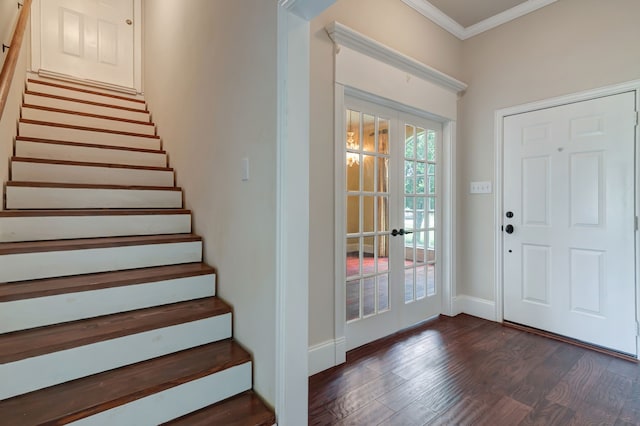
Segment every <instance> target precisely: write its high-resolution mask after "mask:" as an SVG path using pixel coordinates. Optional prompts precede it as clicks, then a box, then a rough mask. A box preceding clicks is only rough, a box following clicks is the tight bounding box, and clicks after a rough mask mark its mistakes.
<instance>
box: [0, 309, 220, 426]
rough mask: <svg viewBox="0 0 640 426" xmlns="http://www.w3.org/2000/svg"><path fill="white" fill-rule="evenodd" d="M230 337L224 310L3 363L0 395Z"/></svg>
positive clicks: (22, 391)
mask: <svg viewBox="0 0 640 426" xmlns="http://www.w3.org/2000/svg"><path fill="white" fill-rule="evenodd" d="M229 337H231V314H225V315H220V316H216V317H211V318H206V319H202V320H198V321H192V322H188V323H182V324H178V325H174V326H170V327H164V328H160V329H157V330H151V331H147V332H144V333H138V334H132V335H128V336H124V337H119V338H116V339H111V340H106V341H103V342H98V343H94V344H90V345H85V346H78V347H75V348H73V349H68V350H63V351H59V352H54V353H51V354H46V355H41V356H35V357H32V358H26V359H22V360H20V361H16V362H12V363H7V364H3V365H0V376H2V377H3V378H6V380H3V381H2V383H0V399H5V398H10V397H12V396H16V395H21V394H23V393H27V392H31V391H34V390H38V389H42V388H45V387H49V386H53V385H56V384H59V383H64V382H67V381H69V380H75V379H78V378H81V377H85V376H90V375H92V374H97V373H101V372H103V371H107V370H112V369H114V368H120V367H123V366H125V365H130V364H135V363H137V362H141V361H146V360H148V359H151V358H156V357H159V356H163V355H168V354H170V353H173V352H178V351H182V350H185V349H189V348H193V347H196V346H201V345H204V344H207V343H212V342H215V341H218V340H222V339H227V338H229ZM120 424H122V423H120Z"/></svg>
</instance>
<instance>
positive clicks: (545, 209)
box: [503, 92, 637, 355]
mask: <svg viewBox="0 0 640 426" xmlns="http://www.w3.org/2000/svg"><path fill="white" fill-rule="evenodd" d="M635 102H636V100H635V96H634V93H633V92H629V93H622V94H619V95H614V96H607V97H603V98H599V99H593V100H589V101H584V102H577V103H573V104H568V105H562V106H558V107H554V108H547V109H542V110H538V111H533V112H528V113H523V114H518V115H514V116H510V117H507V118H506V119H505V121H504V138H505V139H504V140H505V146H504V170H505V173H504V212H503V215H504V216H503V220H504V224H505V228H504V230H505V234H504V254H503V259H504V260H503V265H504V319H505V320H507V321H511V322H515V323H519V324H525V325H528V326H532V327H535V328H539V329H543V330H547V331H551V332H553V333H557V334H561V335H564V336H568V337H572V338H575V339H578V340H582V341H585V342H589V343H593V344H595V345H599V346H604V347H607V348H611V349H614V350H616V351H620V352H625V353H628V354H632V355H635V354H636V334H637V331H636V321H635V318H636V293H635V250H636V248H635V214H636V213H635V209H634V202H635V196H636V192H635V184H634V179H635V176H634V167H635V166H634V163H635V147H634V145H635V126H636V120H635Z"/></svg>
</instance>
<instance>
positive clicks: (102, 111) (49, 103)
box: [24, 93, 151, 121]
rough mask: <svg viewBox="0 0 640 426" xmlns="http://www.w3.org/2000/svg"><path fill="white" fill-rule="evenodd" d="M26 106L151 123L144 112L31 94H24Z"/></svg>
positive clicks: (147, 114) (148, 116)
mask: <svg viewBox="0 0 640 426" xmlns="http://www.w3.org/2000/svg"><path fill="white" fill-rule="evenodd" d="M24 103H25V104H26V105H38V106H43V107H48V108H58V109H65V110H68V111H77V112H86V113H89V114H98V115H106V116H108V117H116V118H126V119H128V120H137V121H151V117H150V114H149V113H148V112H145V111H130V110H125V109H120V108H111V107H107V106H99V105H91V104H85V103H82V102H74V101H67V100H63V99H56V98H49V97H47V96H39V95H36V94H33V93H25V94H24Z"/></svg>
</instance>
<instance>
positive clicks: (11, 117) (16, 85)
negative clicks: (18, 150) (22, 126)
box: [0, 24, 31, 210]
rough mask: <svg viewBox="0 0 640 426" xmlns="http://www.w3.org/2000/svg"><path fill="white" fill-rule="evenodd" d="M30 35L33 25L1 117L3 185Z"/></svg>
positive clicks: (0, 175) (0, 171) (1, 206)
mask: <svg viewBox="0 0 640 426" xmlns="http://www.w3.org/2000/svg"><path fill="white" fill-rule="evenodd" d="M30 35H31V25H30V24H27V28H26V29H25V36H24V39H23V41H22V48H21V49H20V55H19V57H18V62H17V64H16V70H15V73H14V74H13V80H12V82H11V90H10V91H9V97H8V98H7V103H6V105H5V107H4V112H3V113H2V117H0V178H1V179H2V182H3V183H4V182H6V181H8V180H9V158H11V156H12V155H13V142H14V139H15V137H16V135H17V133H18V119H19V118H20V105H21V104H22V92H23V91H24V81H25V75H26V73H27V66H28V62H29V61H28V58H29V54H30V51H29V50H30V49H29V46H30V45H31V37H30ZM0 210H4V202H3V203H0Z"/></svg>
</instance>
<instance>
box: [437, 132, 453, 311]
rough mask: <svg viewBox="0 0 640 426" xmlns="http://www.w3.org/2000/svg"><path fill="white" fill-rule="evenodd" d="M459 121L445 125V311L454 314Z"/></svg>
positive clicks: (443, 174) (443, 303)
mask: <svg viewBox="0 0 640 426" xmlns="http://www.w3.org/2000/svg"><path fill="white" fill-rule="evenodd" d="M456 146H457V144H456V122H455V121H447V122H445V123H443V125H442V165H441V167H440V168H441V170H442V171H443V172H442V175H441V176H442V201H441V203H442V230H441V231H440V233H441V242H442V246H441V249H440V253H441V256H440V259H442V260H441V262H440V263H441V268H440V271H441V274H442V287H441V291H442V313H443V314H444V315H448V316H453V315H454V312H455V308H454V303H453V301H454V298H455V296H456V292H457V290H456V220H455V217H456V194H457V192H456V161H455V159H456Z"/></svg>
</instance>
